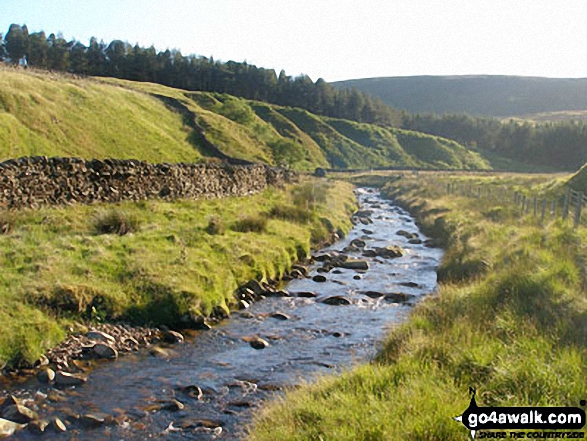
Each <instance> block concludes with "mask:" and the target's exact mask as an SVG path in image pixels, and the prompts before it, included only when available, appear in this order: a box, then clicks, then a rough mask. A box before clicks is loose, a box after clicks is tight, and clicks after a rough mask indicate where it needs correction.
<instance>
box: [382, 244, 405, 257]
mask: <svg viewBox="0 0 587 441" xmlns="http://www.w3.org/2000/svg"><path fill="white" fill-rule="evenodd" d="M375 252H376V253H377V256H378V257H383V258H384V259H393V258H396V257H402V256H403V255H404V253H405V252H404V250H403V249H402V248H401V247H398V246H397V245H393V246H387V247H383V248H375Z"/></svg>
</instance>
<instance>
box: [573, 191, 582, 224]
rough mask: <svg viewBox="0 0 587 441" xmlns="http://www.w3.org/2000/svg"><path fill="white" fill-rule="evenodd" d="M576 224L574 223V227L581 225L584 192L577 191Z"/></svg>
mask: <svg viewBox="0 0 587 441" xmlns="http://www.w3.org/2000/svg"><path fill="white" fill-rule="evenodd" d="M575 201H576V202H575V224H574V225H573V227H574V228H577V227H578V226H579V223H580V222H581V206H582V205H583V192H580V193H577V195H576V199H575Z"/></svg>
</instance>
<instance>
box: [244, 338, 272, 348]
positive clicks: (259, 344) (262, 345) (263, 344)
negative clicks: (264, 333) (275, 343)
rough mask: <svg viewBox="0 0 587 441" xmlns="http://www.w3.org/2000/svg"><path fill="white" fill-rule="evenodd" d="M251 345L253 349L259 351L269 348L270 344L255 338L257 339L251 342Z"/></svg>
mask: <svg viewBox="0 0 587 441" xmlns="http://www.w3.org/2000/svg"><path fill="white" fill-rule="evenodd" d="M249 344H250V345H251V347H252V348H253V349H257V350H260V349H265V348H266V347H267V346H269V343H267V342H266V341H265V340H263V339H262V338H255V339H253V340H251V341H250V342H249Z"/></svg>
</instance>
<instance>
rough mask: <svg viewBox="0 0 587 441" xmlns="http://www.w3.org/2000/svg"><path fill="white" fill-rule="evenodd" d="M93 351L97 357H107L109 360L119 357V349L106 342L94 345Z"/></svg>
mask: <svg viewBox="0 0 587 441" xmlns="http://www.w3.org/2000/svg"><path fill="white" fill-rule="evenodd" d="M92 353H93V354H94V356H96V357H97V358H105V359H107V360H116V359H117V358H118V351H117V350H116V349H114V348H113V347H111V346H109V345H107V344H105V343H96V344H95V345H94V346H93V347H92Z"/></svg>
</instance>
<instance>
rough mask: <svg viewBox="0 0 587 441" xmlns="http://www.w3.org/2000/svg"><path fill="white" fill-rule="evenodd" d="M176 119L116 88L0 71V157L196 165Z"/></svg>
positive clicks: (147, 98)
mask: <svg viewBox="0 0 587 441" xmlns="http://www.w3.org/2000/svg"><path fill="white" fill-rule="evenodd" d="M186 137H187V133H186V131H185V128H184V124H183V122H182V120H181V117H180V116H179V115H178V114H175V113H172V112H169V110H168V109H167V108H166V107H165V106H164V105H163V104H162V103H161V102H160V101H159V100H157V99H155V98H153V97H151V96H148V95H146V94H138V93H136V92H133V91H131V90H127V89H124V88H120V87H112V86H109V85H105V84H99V83H96V82H93V81H87V80H76V79H72V78H68V77H63V76H52V75H49V74H46V73H32V72H30V71H29V72H24V71H18V70H13V69H5V68H1V69H0V160H6V159H9V158H15V157H20V156H29V155H32V156H35V155H46V156H80V157H85V158H93V157H96V158H106V157H116V158H140V159H143V160H146V161H151V162H165V161H167V162H179V161H197V160H199V159H200V157H201V155H200V154H199V153H198V152H197V151H196V150H195V149H194V147H193V146H191V145H190V144H189V143H188V142H187V141H186Z"/></svg>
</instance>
